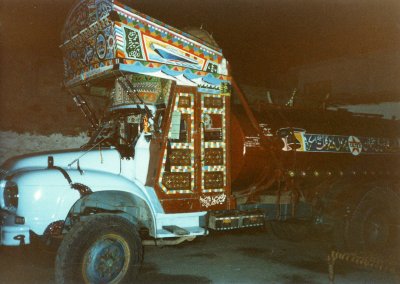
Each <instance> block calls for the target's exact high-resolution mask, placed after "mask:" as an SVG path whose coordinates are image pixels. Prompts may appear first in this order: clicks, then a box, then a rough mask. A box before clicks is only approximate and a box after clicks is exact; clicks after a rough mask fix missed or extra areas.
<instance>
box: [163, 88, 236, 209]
mask: <svg viewBox="0 0 400 284" xmlns="http://www.w3.org/2000/svg"><path fill="white" fill-rule="evenodd" d="M228 111H229V96H228V95H221V94H219V95H210V94H203V93H200V92H198V91H197V88H194V87H183V86H178V87H176V89H175V92H174V94H173V96H172V100H171V103H170V105H169V108H168V110H167V112H166V113H167V119H166V121H165V123H166V125H165V126H164V127H163V129H164V139H163V141H162V151H161V156H160V167H159V173H158V182H157V183H156V185H155V188H156V192H157V194H158V197H159V199H160V200H161V204H162V206H163V208H164V210H165V211H166V212H167V213H178V212H194V211H206V210H221V209H227V208H229V207H230V206H231V205H230V203H231V199H230V177H229V171H228V169H229V167H228V164H229V155H228V154H229V145H228V141H229V139H227V137H228V135H229V117H228V116H227V113H228Z"/></svg>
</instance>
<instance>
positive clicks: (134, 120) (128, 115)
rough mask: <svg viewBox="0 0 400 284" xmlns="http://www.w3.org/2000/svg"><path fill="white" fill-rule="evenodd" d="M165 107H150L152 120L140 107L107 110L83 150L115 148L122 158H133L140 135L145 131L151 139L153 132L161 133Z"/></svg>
mask: <svg viewBox="0 0 400 284" xmlns="http://www.w3.org/2000/svg"><path fill="white" fill-rule="evenodd" d="M164 110H165V107H162V106H159V107H157V108H155V107H152V106H150V111H151V113H152V114H154V115H152V117H153V118H152V119H149V117H148V113H147V112H146V111H145V110H144V107H143V106H141V105H124V106H121V107H117V108H111V109H109V110H108V112H107V114H106V116H105V118H104V119H103V120H102V121H101V122H100V123H99V125H98V126H97V127H96V129H95V130H94V131H93V132H92V133H91V135H90V140H89V142H88V143H87V144H86V145H84V146H83V147H84V148H85V149H89V148H93V147H95V146H99V147H110V146H112V147H115V148H117V149H118V150H119V151H120V153H121V155H122V156H123V157H133V154H134V151H133V149H134V147H135V145H136V141H137V140H138V138H139V136H140V134H141V133H142V132H143V131H145V133H148V134H149V135H148V136H149V137H151V135H152V133H153V132H154V131H157V132H159V131H161V129H160V127H159V126H160V125H161V122H162V117H163V113H164Z"/></svg>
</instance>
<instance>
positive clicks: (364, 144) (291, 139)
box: [282, 129, 400, 156]
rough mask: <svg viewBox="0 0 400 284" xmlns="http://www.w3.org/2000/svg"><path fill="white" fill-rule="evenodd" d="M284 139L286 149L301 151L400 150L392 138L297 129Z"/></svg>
mask: <svg viewBox="0 0 400 284" xmlns="http://www.w3.org/2000/svg"><path fill="white" fill-rule="evenodd" d="M283 130H285V129H283ZM282 140H283V142H284V147H283V150H284V151H292V150H294V149H296V151H299V152H327V153H349V154H352V155H354V156H358V155H363V154H384V153H398V152H400V147H399V143H398V141H397V140H396V139H390V138H378V137H357V136H343V135H328V134H310V133H305V131H295V132H294V135H293V136H292V135H288V136H287V137H283V138H282Z"/></svg>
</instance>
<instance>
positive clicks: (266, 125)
mask: <svg viewBox="0 0 400 284" xmlns="http://www.w3.org/2000/svg"><path fill="white" fill-rule="evenodd" d="M253 113H254V115H255V117H256V119H257V121H258V124H259V127H260V129H259V130H261V133H259V131H257V130H256V129H255V127H254V126H253V125H252V124H251V123H250V120H249V118H248V117H247V115H246V112H245V111H244V110H243V108H242V107H240V106H233V107H232V115H231V129H232V137H231V171H232V172H231V173H232V189H233V191H235V190H240V189H244V188H249V187H258V186H262V185H265V184H267V183H268V182H270V181H271V179H272V178H273V177H274V174H276V173H277V171H278V172H281V173H284V174H286V175H290V176H291V177H295V176H303V177H304V176H319V177H320V178H322V177H324V176H332V175H380V174H381V175H382V174H383V175H398V174H399V173H398V171H399V170H398V169H400V167H399V166H400V159H399V153H400V151H399V141H400V123H399V121H395V120H387V119H382V118H381V117H378V116H375V115H367V114H353V113H350V112H347V111H327V110H322V109H306V108H288V107H282V106H273V105H271V106H268V107H265V108H263V109H260V110H258V111H254V110H253Z"/></svg>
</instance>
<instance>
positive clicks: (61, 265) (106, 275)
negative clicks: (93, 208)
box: [55, 215, 143, 283]
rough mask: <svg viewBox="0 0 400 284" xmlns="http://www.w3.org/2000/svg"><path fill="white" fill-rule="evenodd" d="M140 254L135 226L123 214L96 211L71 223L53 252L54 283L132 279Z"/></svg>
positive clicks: (140, 248)
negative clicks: (95, 214)
mask: <svg viewBox="0 0 400 284" xmlns="http://www.w3.org/2000/svg"><path fill="white" fill-rule="evenodd" d="M142 257H143V250H142V245H141V240H140V237H139V234H138V232H137V229H136V227H135V226H134V225H133V224H131V223H130V222H129V221H128V220H126V219H125V218H122V217H119V216H112V215H98V216H93V217H90V219H88V220H87V221H84V222H79V223H77V224H75V225H74V227H73V228H72V229H71V231H70V232H68V234H67V235H66V236H65V238H64V240H63V241H62V243H61V246H60V247H59V249H58V252H57V258H56V267H55V268H56V269H55V277H56V282H57V283H121V282H132V281H133V280H134V279H135V278H136V276H137V274H138V271H139V268H140V265H141V261H142Z"/></svg>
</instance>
